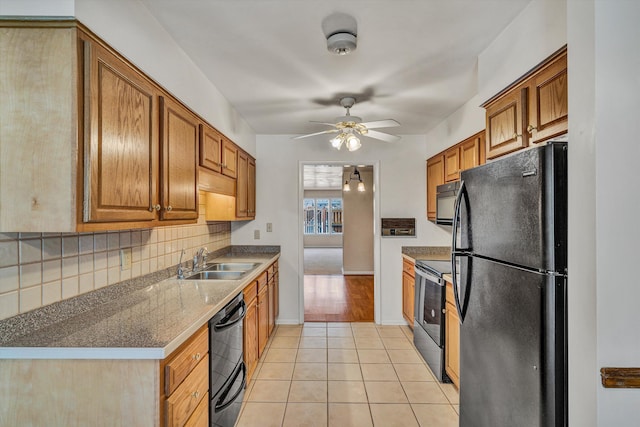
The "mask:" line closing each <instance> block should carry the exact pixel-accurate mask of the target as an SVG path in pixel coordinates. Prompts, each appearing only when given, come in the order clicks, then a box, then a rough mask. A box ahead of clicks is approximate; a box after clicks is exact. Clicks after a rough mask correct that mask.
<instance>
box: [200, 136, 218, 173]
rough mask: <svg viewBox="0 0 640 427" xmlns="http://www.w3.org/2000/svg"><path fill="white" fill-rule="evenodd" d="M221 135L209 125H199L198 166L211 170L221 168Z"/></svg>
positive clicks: (215, 170) (216, 170)
mask: <svg viewBox="0 0 640 427" xmlns="http://www.w3.org/2000/svg"><path fill="white" fill-rule="evenodd" d="M221 154H222V135H220V134H219V133H218V132H216V131H215V130H213V129H212V128H211V127H210V126H207V125H200V166H202V167H204V168H207V169H209V170H211V171H213V172H218V173H219V172H220V171H221V170H222V162H221Z"/></svg>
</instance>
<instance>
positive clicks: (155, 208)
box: [149, 205, 160, 212]
mask: <svg viewBox="0 0 640 427" xmlns="http://www.w3.org/2000/svg"><path fill="white" fill-rule="evenodd" d="M154 210H155V211H159V210H160V205H151V206H149V212H153V211H154Z"/></svg>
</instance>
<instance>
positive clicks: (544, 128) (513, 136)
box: [482, 47, 569, 159]
mask: <svg viewBox="0 0 640 427" xmlns="http://www.w3.org/2000/svg"><path fill="white" fill-rule="evenodd" d="M567 87H568V82H567V50H566V47H564V48H562V49H560V50H559V51H558V52H556V53H554V54H553V55H551V56H550V57H549V58H547V59H546V60H545V61H543V62H542V63H540V64H539V65H537V66H536V67H535V68H534V69H533V70H532V71H530V72H529V73H527V74H525V75H524V76H522V77H521V78H520V79H518V80H517V81H516V82H514V83H513V84H512V85H510V86H509V87H507V88H505V89H504V90H503V91H501V92H500V93H498V94H497V95H496V96H494V97H493V98H491V99H490V100H488V101H487V102H485V103H484V104H482V106H483V107H484V108H485V109H486V122H487V129H486V132H487V135H486V156H487V158H488V159H493V158H496V157H499V156H502V155H505V154H508V153H511V152H513V151H517V150H520V149H523V148H526V147H528V146H529V144H534V143H539V142H543V141H545V140H547V139H549V138H552V137H554V136H558V135H561V134H563V133H566V132H567V130H568V117H569V114H568V91H567Z"/></svg>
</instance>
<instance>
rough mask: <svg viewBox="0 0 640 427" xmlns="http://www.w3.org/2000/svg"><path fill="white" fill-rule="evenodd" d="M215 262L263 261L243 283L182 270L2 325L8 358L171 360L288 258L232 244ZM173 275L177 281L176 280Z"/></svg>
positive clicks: (1, 349)
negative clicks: (190, 276) (183, 276)
mask: <svg viewBox="0 0 640 427" xmlns="http://www.w3.org/2000/svg"><path fill="white" fill-rule="evenodd" d="M214 256H215V258H212V259H210V260H209V262H214V261H225V262H234V261H242V262H245V261H246V262H259V263H261V265H259V266H257V267H256V268H255V269H253V270H252V271H250V272H249V273H248V274H247V275H246V276H244V277H243V278H241V279H239V280H215V281H211V280H209V281H207V280H178V279H176V278H175V268H172V269H168V270H167V271H161V272H157V273H154V274H151V275H147V276H144V277H143V278H139V279H134V280H132V281H129V282H126V283H122V284H116V285H113V286H110V287H108V288H103V289H102V290H100V291H101V292H100V291H95V292H92V293H89V294H86V295H81V296H79V297H76V298H73V299H71V300H66V301H62V302H60V303H57V304H52V305H51V306H47V307H43V308H42V309H38V310H34V311H32V312H29V313H25V314H24V315H20V316H16V317H15V318H10V319H6V320H3V321H2V322H0V359H164V358H165V357H166V356H168V355H169V354H170V353H171V352H172V351H174V350H175V349H176V348H178V346H180V344H182V343H183V342H184V341H186V339H187V338H189V337H190V336H191V335H192V334H193V333H194V332H196V331H197V330H198V329H199V328H200V327H201V326H203V325H205V324H206V323H207V322H208V321H209V319H210V318H211V317H213V315H214V314H215V313H217V312H218V311H219V310H220V309H221V308H222V307H224V305H225V304H226V303H228V302H229V301H230V300H231V299H232V298H233V297H235V296H236V295H237V294H238V293H239V292H241V291H242V289H243V288H244V287H245V286H246V285H247V284H249V283H250V282H251V281H252V280H255V279H256V277H258V275H259V274H260V273H261V272H262V271H264V269H265V268H266V267H268V266H269V265H270V264H271V263H272V262H273V261H275V260H277V259H278V258H279V256H280V248H279V247H277V246H275V247H274V246H270V247H232V249H231V248H229V249H228V250H226V251H222V252H220V251H218V252H216V254H215V255H214ZM170 274H171V276H169V275H170Z"/></svg>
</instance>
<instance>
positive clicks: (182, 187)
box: [160, 96, 200, 219]
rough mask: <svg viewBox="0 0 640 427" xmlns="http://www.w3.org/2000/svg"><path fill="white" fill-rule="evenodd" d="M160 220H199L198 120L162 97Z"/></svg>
mask: <svg viewBox="0 0 640 427" xmlns="http://www.w3.org/2000/svg"><path fill="white" fill-rule="evenodd" d="M160 110H161V115H160V119H161V123H160V132H161V136H160V138H161V141H162V152H161V153H162V156H161V160H162V161H161V166H162V167H161V174H162V198H161V208H160V218H161V219H197V218H198V176H197V175H198V170H197V165H198V143H199V126H200V123H199V120H198V118H197V117H196V116H195V115H193V114H192V113H191V112H190V111H189V110H188V109H186V108H185V107H183V106H182V104H180V103H179V102H177V101H175V100H174V99H172V98H170V97H167V96H161V97H160Z"/></svg>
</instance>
